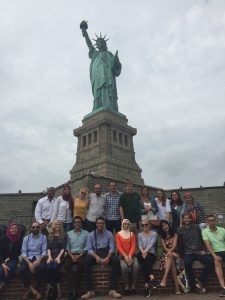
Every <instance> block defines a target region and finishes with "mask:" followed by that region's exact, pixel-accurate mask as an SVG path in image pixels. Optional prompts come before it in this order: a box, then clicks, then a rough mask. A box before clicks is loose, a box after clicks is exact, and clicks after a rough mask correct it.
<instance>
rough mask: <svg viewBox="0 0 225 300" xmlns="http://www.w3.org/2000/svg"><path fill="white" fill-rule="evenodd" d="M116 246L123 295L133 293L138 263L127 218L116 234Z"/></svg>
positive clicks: (134, 242)
mask: <svg viewBox="0 0 225 300" xmlns="http://www.w3.org/2000/svg"><path fill="white" fill-rule="evenodd" d="M116 246H117V249H118V251H119V254H120V266H121V273H122V277H123V280H124V282H125V295H135V294H136V290H135V287H136V282H137V278H138V273H139V264H138V260H137V257H135V249H136V237H135V234H134V233H133V232H131V231H130V221H129V220H128V219H124V220H123V222H122V227H121V230H120V231H119V232H117V234H116ZM129 273H131V276H132V286H131V290H130V289H129V278H128V277H129Z"/></svg>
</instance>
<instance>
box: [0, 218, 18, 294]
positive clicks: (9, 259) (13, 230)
mask: <svg viewBox="0 0 225 300" xmlns="http://www.w3.org/2000/svg"><path fill="white" fill-rule="evenodd" d="M21 245H22V237H21V235H20V231H19V228H18V226H17V225H16V224H10V225H9V227H8V228H7V232H6V234H5V235H4V236H3V237H1V240H0V290H1V289H2V288H3V287H4V286H5V284H6V282H7V280H8V278H9V276H10V275H11V274H12V273H13V272H14V270H15V268H16V266H17V264H18V257H19V255H20V253H21Z"/></svg>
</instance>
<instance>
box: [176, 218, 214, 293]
mask: <svg viewBox="0 0 225 300" xmlns="http://www.w3.org/2000/svg"><path fill="white" fill-rule="evenodd" d="M177 234H178V241H179V243H178V246H179V247H178V248H179V253H180V254H181V256H182V254H184V267H185V271H186V273H187V275H188V279H189V284H190V288H191V291H194V292H197V293H205V292H206V290H205V283H206V281H207V279H208V276H209V273H210V272H211V271H212V269H213V260H212V259H211V257H210V256H209V255H208V254H207V253H206V252H205V247H204V243H203V240H202V234H201V229H200V227H199V226H198V225H197V224H194V223H193V218H192V214H191V213H185V214H184V215H183V225H182V226H181V227H180V228H178V229H177ZM196 260H198V261H200V262H201V263H202V264H203V265H204V268H203V270H202V272H201V273H200V275H199V282H198V283H197V282H196V280H195V274H194V271H193V268H192V264H193V262H194V261H196Z"/></svg>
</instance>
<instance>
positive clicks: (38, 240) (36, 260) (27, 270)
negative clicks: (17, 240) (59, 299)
mask: <svg viewBox="0 0 225 300" xmlns="http://www.w3.org/2000/svg"><path fill="white" fill-rule="evenodd" d="M21 255H22V262H21V267H20V273H21V278H22V281H23V284H24V287H25V288H26V289H27V291H26V292H25V294H24V295H23V297H22V299H27V298H28V296H29V294H30V292H32V294H33V295H34V297H35V299H40V298H41V294H40V293H39V292H38V290H37V289H36V285H33V284H31V274H33V275H34V276H35V281H36V283H37V285H39V284H40V282H41V278H43V273H44V270H45V258H46V255H47V238H46V236H45V235H43V234H40V224H39V223H38V222H34V223H33V224H32V227H31V233H30V234H28V235H27V236H25V237H24V239H23V244H22V250H21Z"/></svg>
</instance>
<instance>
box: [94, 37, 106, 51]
mask: <svg viewBox="0 0 225 300" xmlns="http://www.w3.org/2000/svg"><path fill="white" fill-rule="evenodd" d="M96 46H97V48H98V50H100V51H105V50H107V45H106V41H104V40H103V39H101V38H99V39H97V41H96Z"/></svg>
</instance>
